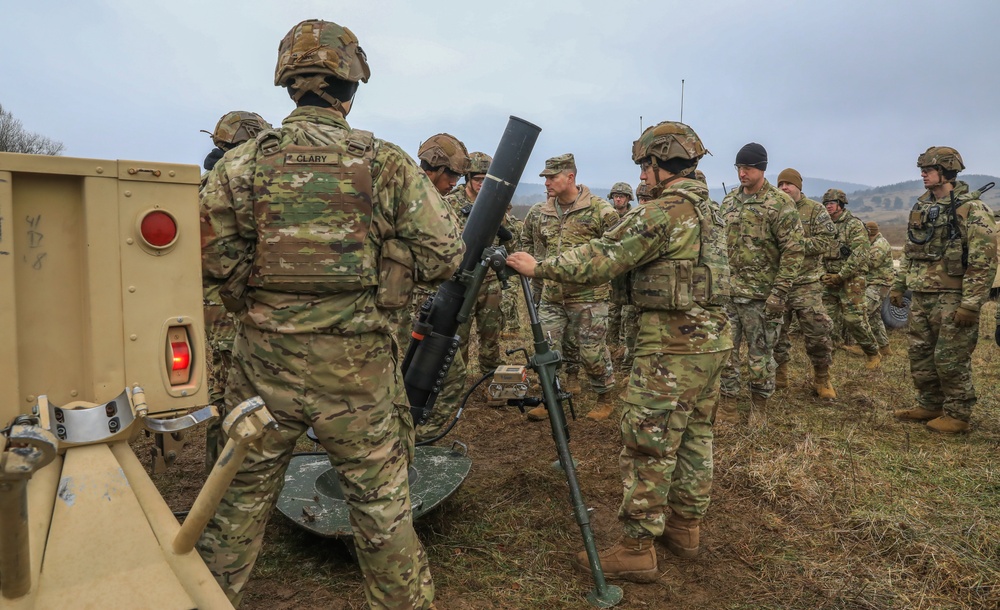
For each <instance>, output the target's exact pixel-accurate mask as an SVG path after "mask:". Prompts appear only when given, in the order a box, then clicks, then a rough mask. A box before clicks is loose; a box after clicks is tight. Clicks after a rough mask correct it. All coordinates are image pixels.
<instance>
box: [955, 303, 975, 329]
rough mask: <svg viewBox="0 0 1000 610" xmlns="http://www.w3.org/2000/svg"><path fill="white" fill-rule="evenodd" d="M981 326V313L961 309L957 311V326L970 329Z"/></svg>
mask: <svg viewBox="0 0 1000 610" xmlns="http://www.w3.org/2000/svg"><path fill="white" fill-rule="evenodd" d="M978 324H979V312H978V311H972V310H971V309H966V308H964V307H959V308H958V309H956V310H955V326H962V327H969V326H976V325H978Z"/></svg>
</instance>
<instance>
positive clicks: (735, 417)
mask: <svg viewBox="0 0 1000 610" xmlns="http://www.w3.org/2000/svg"><path fill="white" fill-rule="evenodd" d="M738 423H740V412H739V411H737V410H736V397H735V396H726V395H725V394H719V398H718V400H717V401H716V403H715V419H714V420H713V425H714V426H718V425H728V424H738Z"/></svg>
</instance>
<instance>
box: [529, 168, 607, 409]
mask: <svg viewBox="0 0 1000 610" xmlns="http://www.w3.org/2000/svg"><path fill="white" fill-rule="evenodd" d="M539 175H540V176H543V177H544V178H545V192H546V194H547V195H548V200H547V201H546V202H545V203H543V204H538V205H536V206H535V208H533V209H532V212H534V213H531V212H529V214H528V218H526V219H525V223H524V232H523V233H522V242H523V244H524V247H525V248H532V249H531V250H530V252H531V253H532V254H534V256H535V257H536V258H538V259H543V258H546V257H550V256H556V255H558V254H560V253H562V252H563V251H565V250H569V249H570V248H573V247H574V246H578V245H580V244H583V243H586V242H588V241H590V240H591V239H594V238H595V237H600V236H601V235H603V234H604V232H605V231H607V230H608V229H610V228H611V227H613V226H614V225H615V224H616V223H617V222H618V214H616V213H615V209H614V208H613V207H611V204H609V203H608V202H607V201H605V200H603V199H601V198H600V197H597V196H596V195H593V194H591V192H590V189H589V188H587V187H586V186H584V185H582V184H581V185H579V186H578V185H577V184H576V160H575V159H574V158H573V155H572V154H564V155H559V156H558V157H552V158H551V159H548V160H547V161H545V169H544V170H542V173H541V174H539ZM608 297H609V287H608V285H607V284H602V285H600V286H596V287H590V286H582V285H579V284H575V283H562V282H555V281H552V280H549V281H547V282H545V284H544V288H543V289H542V297H541V306H540V307H539V312H538V317H539V320H540V321H541V323H542V329H543V330H544V331H545V333H546V334H549V333H551V336H552V338H553V340H554V342H555V344H556V345H557V346H561V345H562V344H563V342H564V337H567V336H569V337H572V338H573V339H574V340H575V341H576V343H575V345H576V349H577V350H578V353H579V359H578V360H579V362H577V361H574V360H575V359H574V360H570V358H572V357H573V354H572V350H571V349H567V350H564V352H563V355H564V356H565V357H566V358H567V362H566V373H567V375H568V376H569V377H570V378H574V377H576V375H577V368H576V367H578V366H580V364H582V365H583V368H584V370H585V371H586V372H587V376H588V377H589V378H590V386H591V388H593V390H594V392H595V393H596V394H597V405H596V406H595V407H594V409H593V410H592V411H591V412H590V413H588V414H587V418H588V419H591V420H595V421H600V420H603V419H607V418H608V416H609V415H611V412H612V411H613V410H614V397H613V395H612V393H611V392H612V390H613V388H614V383H615V378H614V372H613V370H612V368H611V354H610V353H608V347H607V345H605V343H604V337H605V334H606V333H607V330H608ZM528 417H529V418H531V419H533V420H536V421H541V420H542V419H545V418H546V414H545V407H543V406H539V407H536V408H534V409H532V410H531V411H529V413H528Z"/></svg>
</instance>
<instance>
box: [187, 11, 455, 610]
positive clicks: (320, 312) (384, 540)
mask: <svg viewBox="0 0 1000 610" xmlns="http://www.w3.org/2000/svg"><path fill="white" fill-rule="evenodd" d="M369 74H370V71H369V68H368V63H367V60H366V57H365V54H364V52H363V51H362V50H361V47H360V46H358V40H357V38H356V37H355V36H354V34H353V33H352V32H351V31H350V30H348V29H347V28H343V27H341V26H339V25H337V24H335V23H331V22H327V21H318V20H309V21H304V22H302V23H300V24H298V25H296V26H295V27H294V28H292V30H291V31H290V32H289V33H288V34H287V35H286V36H285V38H284V39H283V40H282V41H281V44H280V46H279V50H278V63H277V67H276V69H275V84H276V85H280V86H282V87H286V88H287V89H288V93H289V95H290V96H291V97H292V99H294V100H295V102H296V105H297V108H296V109H295V110H294V111H293V112H292V113H291V114H290V115H289V116H288V117H287V118H286V119H285V120H284V121H283V123H282V127H281V129H280V130H277V131H267V132H264V133H262V134H261V135H260V136H259V137H257V138H256V139H254V140H250V141H248V142H246V143H245V144H243V145H241V146H239V147H238V148H236V149H235V150H233V151H232V152H231V153H230V156H229V157H227V159H226V162H225V163H220V164H219V165H218V166H217V167H216V168H215V169H214V170H213V171H212V172H211V174H210V175H209V177H208V183H207V186H206V188H205V193H204V196H203V198H202V209H201V216H202V252H203V256H202V264H203V265H204V267H205V272H206V275H208V276H210V277H213V278H216V279H217V280H218V281H220V282H224V283H223V286H222V290H221V291H222V295H223V298H224V299H225V301H226V304H227V308H230V309H231V310H234V309H235V310H240V309H242V311H241V312H238V315H239V316H240V325H239V328H238V334H237V337H236V343H235V346H234V366H233V368H232V370H231V372H230V375H229V381H228V385H227V388H226V403H227V404H228V405H229V406H230V407H232V406H235V405H236V404H237V403H239V402H241V401H243V400H246V399H247V398H250V397H252V396H254V395H258V396H260V397H261V398H262V399H263V400H264V402H265V404H266V405H267V408H268V410H269V411H270V412H271V413H272V414H273V415H274V418H275V420H276V421H277V424H278V430H277V432H276V433H275V434H271V435H267V436H265V438H264V439H263V440H262V442H261V444H260V445H259V446H251V448H250V451H249V453H248V455H247V457H246V459H245V461H244V462H243V464H242V465H241V466H240V468H239V470H238V472H237V473H236V476H235V477H234V479H233V482H232V484H231V485H230V487H229V489H228V490H227V491H226V493H225V495H224V496H223V498H222V500H221V502H220V504H219V507H218V510H217V512H216V514H215V516H214V517H213V518H212V520H211V521H210V522H209V524H208V526H207V527H206V528H205V531H204V533H203V534H202V537H201V539H200V540H199V542H198V551H199V553H200V554H201V556H202V558H203V559H204V560H205V563H206V564H207V565H208V566H209V568H210V569H211V571H212V574H213V575H214V576H215V578H216V579H217V580H218V581H219V584H220V585H221V586H222V587H223V589H224V590H225V591H226V593H227V595H228V596H229V598H230V599H231V600H232V601H233V603H234V604H236V605H238V604H239V602H240V598H241V596H242V590H243V588H244V585H245V584H246V582H247V579H248V577H249V574H250V572H251V570H252V568H253V565H254V562H255V561H256V559H257V556H258V554H259V553H260V548H261V543H262V541H263V538H264V527H265V524H266V523H267V518H268V515H269V514H270V512H271V510H272V509H273V508H274V505H275V502H276V501H277V498H278V494H279V493H280V491H281V488H282V485H283V482H284V476H285V470H286V469H287V467H288V463H289V460H290V459H291V456H292V451H293V449H294V446H295V442H296V440H297V439H298V438H299V437H300V436H301V435H302V433H303V432H305V431H306V429H307V428H309V427H310V426H311V427H312V428H313V430H314V432H315V434H316V436H317V438H318V439H319V443H320V444H321V445H322V446H323V447H324V449H325V450H326V451H327V453H328V455H329V458H330V462H331V464H332V465H333V467H334V468H335V469H336V471H337V475H338V479H339V481H340V485H341V487H342V488H343V491H344V496H345V499H346V502H347V505H348V509H349V512H350V521H351V525H352V528H353V530H354V546H355V548H356V550H357V556H358V563H359V565H360V567H361V572H362V574H363V576H364V589H365V594H366V597H367V599H368V604H369V606H370V607H372V608H392V609H400V610H402V609H410V608H422V609H426V608H433V597H434V586H433V583H432V581H431V575H430V569H429V567H428V564H427V557H426V554H425V552H424V550H423V547H422V546H421V544H420V541H419V540H418V539H417V536H416V533H415V532H414V529H413V518H412V511H411V505H410V494H409V485H408V477H407V469H408V468H407V467H408V465H409V462H410V459H411V456H412V451H413V430H412V420H411V419H410V414H409V409H408V408H407V405H406V397H405V394H404V389H403V383H402V380H401V378H400V373H399V365H398V362H397V359H396V356H395V353H394V352H395V349H394V342H393V339H392V335H391V332H392V328H391V322H390V319H389V316H388V310H390V309H392V308H398V307H403V306H405V305H407V304H408V300H409V297H410V293H411V286H412V283H413V281H414V280H419V281H424V282H431V281H436V280H443V279H445V278H447V277H449V276H450V275H451V274H452V273H453V272H454V271H455V270H456V269H457V268H458V266H459V264H460V262H461V257H462V254H463V251H464V246H463V244H462V242H461V240H460V239H459V233H458V219H457V218H455V215H454V213H453V212H452V211H451V209H450V208H449V207H448V205H447V204H446V203H445V202H444V200H443V199H442V198H441V196H440V195H439V194H438V193H437V192H436V191H435V190H434V187H433V186H432V185H431V183H430V181H429V180H428V179H427V177H426V176H425V175H424V173H423V172H421V171H420V170H419V168H418V167H417V165H416V164H415V163H414V162H413V160H412V159H411V158H410V157H409V156H407V155H406V153H404V152H403V151H402V149H400V148H399V147H397V146H395V145H394V144H391V143H389V142H386V141H383V140H379V139H376V138H375V137H374V136H373V135H372V134H371V133H370V132H366V131H360V130H355V129H352V128H351V127H350V126H349V125H348V123H347V121H346V120H345V118H344V117H345V116H346V115H347V113H348V112H349V110H350V108H351V106H352V102H353V97H354V93H355V91H356V90H357V87H358V83H359V81H367V80H368V77H369ZM289 210H294V212H295V213H294V214H290V213H287V212H288V211H289Z"/></svg>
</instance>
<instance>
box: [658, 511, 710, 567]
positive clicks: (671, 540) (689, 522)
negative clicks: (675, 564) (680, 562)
mask: <svg viewBox="0 0 1000 610" xmlns="http://www.w3.org/2000/svg"><path fill="white" fill-rule="evenodd" d="M699 523H701V521H700V520H699V519H685V518H684V517H681V516H679V515H678V514H677V513H673V514H671V515H670V518H669V519H667V523H666V525H665V526H664V528H663V535H662V536H660V542H662V543H664V544H665V545H667V549H669V550H670V552H671V553H673V554H674V555H677V556H678V557H683V558H685V559H694V558H695V557H697V556H698V543H699V539H700V533H699V530H700V527H699Z"/></svg>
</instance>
